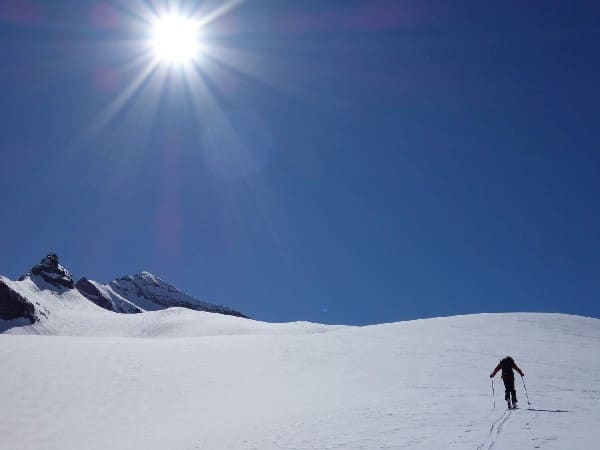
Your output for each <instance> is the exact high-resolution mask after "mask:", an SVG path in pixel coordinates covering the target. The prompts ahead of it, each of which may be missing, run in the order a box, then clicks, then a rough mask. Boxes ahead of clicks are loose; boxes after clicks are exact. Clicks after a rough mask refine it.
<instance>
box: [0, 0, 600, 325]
mask: <svg viewBox="0 0 600 450" xmlns="http://www.w3.org/2000/svg"><path fill="white" fill-rule="evenodd" d="M121 3H122V4H124V5H126V6H128V7H129V8H130V9H131V8H135V7H136V6H139V5H140V4H144V3H146V4H147V3H155V4H158V3H161V2H143V1H133V0H131V1H123V2H121ZM184 3H185V5H186V6H187V8H188V9H192V8H193V6H194V5H198V6H199V8H200V11H201V12H204V13H208V12H210V11H213V10H214V9H215V5H218V4H222V2H214V1H213V2H200V1H196V2H184ZM142 6H143V5H142ZM147 33H148V30H147V26H144V23H143V21H142V20H141V19H140V17H139V16H136V15H135V14H133V13H132V12H131V11H129V10H126V9H124V8H122V7H120V6H119V2H98V1H91V0H47V1H44V0H18V1H17V0H0V58H1V59H0V61H1V64H0V89H1V91H0V92H1V96H0V158H1V159H0V198H1V199H2V203H1V207H0V208H1V209H0V236H1V240H2V245H1V250H0V273H1V274H4V275H6V276H9V277H11V278H16V277H17V276H18V275H20V274H21V273H22V272H24V271H25V270H27V269H28V268H29V267H31V266H32V265H33V264H34V263H36V262H37V261H38V260H39V259H40V258H41V257H42V256H44V255H45V254H46V253H47V252H49V251H55V252H57V253H58V254H59V256H60V258H61V262H62V263H63V264H64V265H65V266H67V267H68V268H70V269H71V271H72V272H73V273H74V275H75V276H76V277H80V276H87V277H90V278H92V279H95V280H97V281H101V282H108V281H110V280H111V279H114V278H116V277H117V276H121V275H124V274H128V273H135V272H138V271H141V270H148V271H150V272H152V273H154V274H156V275H158V276H160V277H162V278H163V279H165V280H167V281H169V282H172V283H173V284H175V285H176V286H178V287H180V288H181V289H183V290H185V291H187V292H189V293H191V294H193V295H195V296H197V297H199V298H202V299H204V300H207V301H212V302H216V303H220V304H225V305H228V306H231V307H234V308H237V309H239V310H241V311H243V312H245V313H246V314H249V315H251V316H253V317H255V318H258V319H262V320H269V321H290V320H310V321H319V322H328V323H329V322H333V323H349V324H365V323H377V322H384V321H396V320H403V319H412V318H419V317H431V316H439V315H449V314H462V313H473V312H495V311H551V312H564V313H574V314H582V315H588V316H595V317H600V281H599V280H600V201H599V200H600V122H599V117H600V107H599V105H600V87H599V83H598V80H600V57H599V55H600V4H599V3H598V2H597V1H583V0H580V1H576V2H568V1H553V0H544V1H542V0H539V1H504V0H503V1H499V0H498V1H480V0H456V1H442V0H437V1H429V0H422V1H403V0H373V1H368V0H360V1H359V0H356V1H355V0H328V1H322V0H303V1H301V2H300V1H292V0H248V1H247V2H244V3H242V4H240V5H239V6H237V7H236V8H233V9H232V10H230V11H229V12H228V13H226V14H223V15H221V16H220V17H219V18H218V19H216V20H214V21H212V22H211V23H209V24H208V25H207V27H206V29H205V39H206V42H207V45H210V46H212V48H216V49H218V51H217V53H215V54H211V55H205V56H204V57H203V58H202V60H201V61H200V62H199V63H198V70H197V71H196V72H195V74H193V75H190V74H186V73H185V72H184V71H181V70H180V71H173V70H172V71H171V73H170V75H168V76H166V77H164V76H163V75H164V73H165V69H162V70H156V71H155V72H153V73H151V74H150V75H148V76H147V77H146V78H145V79H143V81H142V83H141V84H140V85H139V86H137V87H138V89H137V90H136V89H129V87H130V86H131V85H132V82H133V81H134V80H135V79H137V78H139V77H141V75H142V74H143V72H144V70H145V68H146V67H147V64H146V63H145V62H144V61H143V60H140V57H141V56H140V55H141V54H142V51H143V49H144V48H145V47H144V45H145V44H144V42H143V39H145V38H146V37H147ZM140 61H141V62H140ZM161 80H162V81H161ZM119 99H125V100H126V101H124V102H121V103H119V102H118V100H119Z"/></svg>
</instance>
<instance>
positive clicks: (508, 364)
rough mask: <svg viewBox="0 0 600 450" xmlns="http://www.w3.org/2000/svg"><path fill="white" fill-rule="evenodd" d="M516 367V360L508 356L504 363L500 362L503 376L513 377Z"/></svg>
mask: <svg viewBox="0 0 600 450" xmlns="http://www.w3.org/2000/svg"><path fill="white" fill-rule="evenodd" d="M514 365H515V361H514V359H512V358H511V357H510V356H507V357H506V358H504V359H503V360H502V361H500V368H501V369H502V376H503V377H504V376H509V377H510V376H513V375H514V374H513V367H514Z"/></svg>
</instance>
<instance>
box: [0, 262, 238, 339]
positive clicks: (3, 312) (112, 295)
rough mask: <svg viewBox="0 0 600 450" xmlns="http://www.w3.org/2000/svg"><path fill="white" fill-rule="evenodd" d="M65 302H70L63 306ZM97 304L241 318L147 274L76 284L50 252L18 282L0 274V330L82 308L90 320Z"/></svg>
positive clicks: (130, 309)
mask: <svg viewBox="0 0 600 450" xmlns="http://www.w3.org/2000/svg"><path fill="white" fill-rule="evenodd" d="M65 301H69V302H70V303H69V304H67V305H64V302H65ZM61 305H62V306H61ZM63 306H68V307H67V308H63ZM98 306H99V307H101V308H103V309H105V310H108V311H111V312H116V313H125V314H133V313H141V312H145V311H159V310H166V309H168V308H187V309H193V310H196V311H205V312H210V313H219V314H224V315H231V316H237V317H241V318H246V316H245V315H244V314H242V313H240V312H238V311H235V310H233V309H231V308H227V307H225V306H219V305H214V304H211V303H206V302H202V301H200V300H197V299H195V298H194V297H192V296H190V295H188V294H185V293H184V292H182V291H180V290H178V289H177V288H176V287H174V286H172V285H170V284H169V283H166V282H164V281H163V280H161V279H160V278H158V277H156V276H154V275H152V274H150V273H148V272H142V273H140V274H137V275H133V276H126V277H122V278H119V279H117V280H115V281H112V282H111V283H109V284H107V285H103V284H100V283H98V282H95V281H93V280H89V279H87V278H82V279H80V280H79V281H78V282H77V283H75V282H74V281H73V277H72V276H71V274H70V272H69V271H68V270H67V269H66V268H65V267H63V266H62V265H60V264H59V261H58V256H57V255H56V254H54V253H50V254H48V255H47V256H46V257H45V258H43V259H42V260H41V261H40V263H39V264H37V265H35V266H34V267H33V268H32V269H31V270H30V271H29V272H28V273H27V274H25V275H23V276H21V277H20V278H19V280H18V281H12V280H9V279H8V278H6V277H2V276H0V321H3V322H4V325H3V327H4V328H7V327H9V326H11V325H10V323H12V322H14V321H16V322H14V323H15V324H22V323H24V322H25V323H29V324H31V323H35V322H39V321H42V322H44V323H45V324H46V325H47V326H49V327H52V324H55V323H57V320H56V318H55V317H54V316H57V317H60V316H61V314H63V313H65V311H67V312H69V313H70V314H73V313H77V311H79V312H81V311H83V318H82V320H84V321H88V320H93V317H94V316H95V315H99V314H100V313H101V312H100V311H96V310H97V309H98V308H97V307H98ZM90 311H91V312H90ZM90 314H91V316H90ZM100 315H101V314H100ZM90 318H92V319H90ZM9 322H10V323H9Z"/></svg>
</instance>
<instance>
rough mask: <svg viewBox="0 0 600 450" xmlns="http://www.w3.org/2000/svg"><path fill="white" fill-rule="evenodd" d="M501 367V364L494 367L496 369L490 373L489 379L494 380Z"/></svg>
mask: <svg viewBox="0 0 600 450" xmlns="http://www.w3.org/2000/svg"><path fill="white" fill-rule="evenodd" d="M501 366H502V363H498V365H497V366H496V368H495V369H494V370H493V371H492V373H490V378H494V377H495V376H496V374H497V373H498V371H499V370H500V367H501Z"/></svg>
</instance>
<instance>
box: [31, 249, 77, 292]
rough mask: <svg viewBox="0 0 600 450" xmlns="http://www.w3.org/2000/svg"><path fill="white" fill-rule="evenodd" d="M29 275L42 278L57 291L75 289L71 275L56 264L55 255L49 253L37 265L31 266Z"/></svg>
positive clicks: (56, 258)
mask: <svg viewBox="0 0 600 450" xmlns="http://www.w3.org/2000/svg"><path fill="white" fill-rule="evenodd" d="M31 275H35V276H38V277H40V278H42V279H43V280H44V281H45V282H46V283H48V284H50V285H52V286H53V287H55V288H58V289H73V288H75V283H74V281H73V278H72V277H71V274H70V273H69V271H68V270H67V269H65V268H64V267H63V266H61V265H60V264H59V263H58V256H57V255H56V253H49V254H48V256H46V257H45V258H44V259H42V260H41V261H40V263H39V264H37V265H35V266H33V268H32V269H31Z"/></svg>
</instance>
